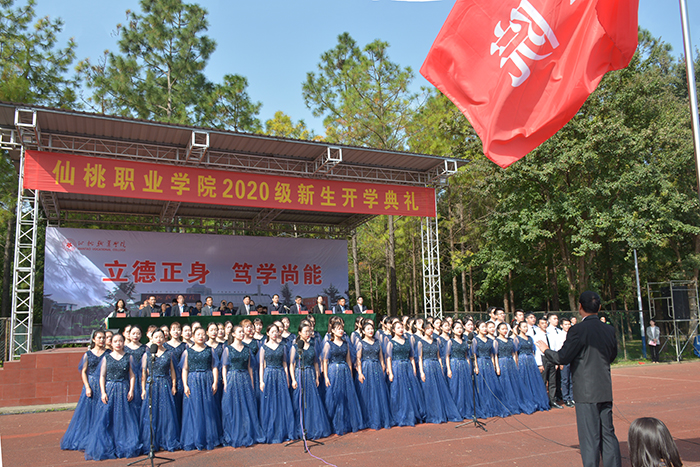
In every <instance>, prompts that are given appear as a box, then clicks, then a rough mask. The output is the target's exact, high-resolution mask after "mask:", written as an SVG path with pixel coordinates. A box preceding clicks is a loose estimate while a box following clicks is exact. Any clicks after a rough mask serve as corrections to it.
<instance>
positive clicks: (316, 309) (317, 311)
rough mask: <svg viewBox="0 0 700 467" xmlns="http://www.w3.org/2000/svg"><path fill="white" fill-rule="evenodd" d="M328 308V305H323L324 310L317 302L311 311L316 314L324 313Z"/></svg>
mask: <svg viewBox="0 0 700 467" xmlns="http://www.w3.org/2000/svg"><path fill="white" fill-rule="evenodd" d="M326 310H328V307H327V306H326V305H323V311H321V309H320V308H319V307H318V303H317V304H315V305H314V308H313V310H311V313H313V314H315V315H316V314H322V313H325V312H326Z"/></svg>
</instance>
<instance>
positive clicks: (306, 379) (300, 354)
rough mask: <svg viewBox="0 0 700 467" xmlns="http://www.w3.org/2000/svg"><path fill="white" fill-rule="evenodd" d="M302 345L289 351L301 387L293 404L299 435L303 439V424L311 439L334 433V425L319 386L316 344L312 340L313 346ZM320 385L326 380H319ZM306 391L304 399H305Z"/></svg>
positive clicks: (298, 385) (293, 397) (307, 435)
mask: <svg viewBox="0 0 700 467" xmlns="http://www.w3.org/2000/svg"><path fill="white" fill-rule="evenodd" d="M301 344H303V341H300V342H299V344H296V343H295V344H294V345H293V346H292V348H291V352H290V354H289V361H290V362H294V379H295V380H296V382H297V387H296V388H294V389H293V390H292V407H293V409H294V427H295V428H294V431H295V433H296V436H295V437H296V438H301V435H302V423H303V427H304V428H305V429H306V437H307V438H308V439H320V438H326V437H327V436H330V434H331V424H330V421H329V420H328V414H327V413H326V407H325V406H324V404H323V399H321V395H320V393H319V392H318V386H316V381H317V380H316V367H315V366H314V365H315V364H316V363H318V360H317V358H316V349H315V348H314V345H313V343H311V342H309V347H308V348H307V349H303V347H301V349H302V350H301V351H300V350H299V349H300V347H299V346H300V345H301ZM318 381H319V384H323V379H319V380H318ZM302 392H303V395H304V398H303V400H302Z"/></svg>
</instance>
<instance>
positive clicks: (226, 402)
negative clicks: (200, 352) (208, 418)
mask: <svg viewBox="0 0 700 467" xmlns="http://www.w3.org/2000/svg"><path fill="white" fill-rule="evenodd" d="M249 322H250V321H249ZM244 336H245V333H244V332H243V327H241V326H240V325H235V326H233V328H232V329H231V333H230V337H231V338H233V343H231V344H230V345H227V346H226V348H225V349H224V353H223V359H222V362H221V368H222V372H223V381H224V390H223V399H222V403H221V411H222V418H223V428H224V435H223V444H224V446H231V447H234V448H237V447H240V446H251V445H253V444H257V443H264V442H265V436H264V435H263V431H262V426H261V425H260V419H259V418H258V405H257V401H256V398H255V393H256V392H257V390H256V387H255V384H254V383H253V381H255V379H254V378H253V375H254V374H255V373H253V367H252V365H251V360H252V356H251V352H250V347H248V346H247V345H245V344H244V343H243V338H244Z"/></svg>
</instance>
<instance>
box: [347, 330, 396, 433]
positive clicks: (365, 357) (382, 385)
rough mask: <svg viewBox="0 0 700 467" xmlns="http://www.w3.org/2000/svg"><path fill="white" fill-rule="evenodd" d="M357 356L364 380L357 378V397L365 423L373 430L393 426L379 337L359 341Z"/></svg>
mask: <svg viewBox="0 0 700 467" xmlns="http://www.w3.org/2000/svg"><path fill="white" fill-rule="evenodd" d="M356 345H357V358H359V359H360V364H361V367H362V374H363V376H364V377H365V380H364V382H362V383H360V381H359V380H358V379H357V378H355V387H356V388H357V398H358V399H359V401H360V409H361V410H362V421H363V425H364V426H365V427H367V428H372V429H373V430H379V429H380V428H391V427H392V426H394V419H393V418H392V416H391V409H390V405H389V388H388V386H387V384H386V374H385V373H384V371H383V370H382V364H381V361H382V359H383V358H384V356H383V355H382V347H381V344H380V343H379V341H378V340H377V339H374V343H373V344H370V343H368V342H366V341H365V340H364V339H363V340H360V341H358V342H357V344H356Z"/></svg>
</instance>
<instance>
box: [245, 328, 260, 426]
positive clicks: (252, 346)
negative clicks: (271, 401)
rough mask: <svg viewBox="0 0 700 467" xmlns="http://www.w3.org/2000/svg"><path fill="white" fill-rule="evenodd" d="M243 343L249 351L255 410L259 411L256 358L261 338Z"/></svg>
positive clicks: (258, 361)
mask: <svg viewBox="0 0 700 467" xmlns="http://www.w3.org/2000/svg"><path fill="white" fill-rule="evenodd" d="M243 345H245V346H246V347H248V351H249V353H250V367H251V368H252V369H253V382H254V383H255V389H254V391H253V395H254V396H255V406H256V410H257V411H258V413H260V384H259V378H260V376H259V375H260V358H258V357H259V355H258V351H259V350H260V347H262V339H261V340H257V339H255V338H253V339H252V340H251V341H250V342H248V343H247V344H246V343H245V342H243Z"/></svg>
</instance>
